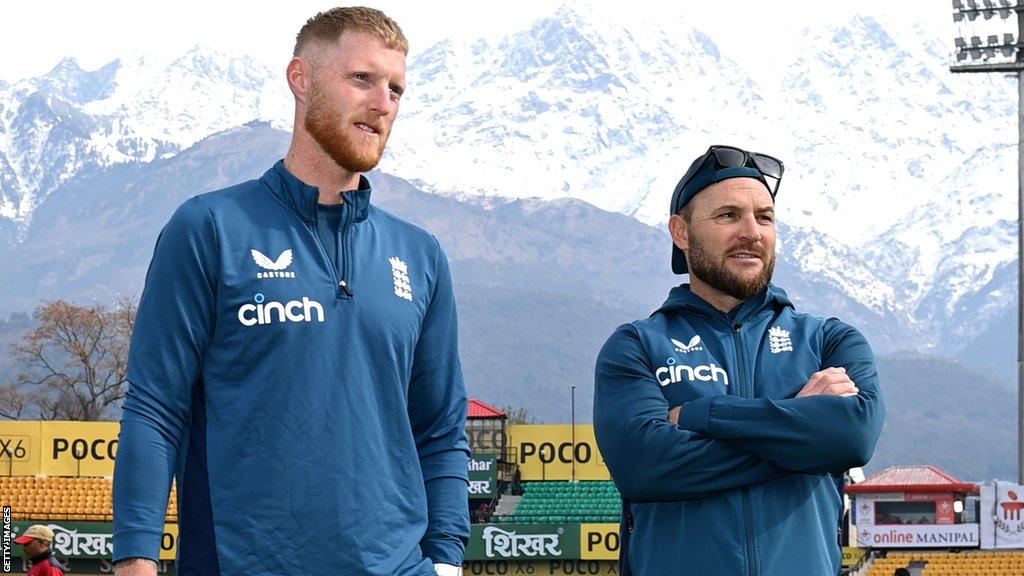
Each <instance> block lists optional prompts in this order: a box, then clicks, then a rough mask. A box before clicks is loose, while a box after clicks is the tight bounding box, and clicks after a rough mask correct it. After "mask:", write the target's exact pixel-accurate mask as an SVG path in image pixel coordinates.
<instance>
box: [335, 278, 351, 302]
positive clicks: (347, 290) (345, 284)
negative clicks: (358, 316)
mask: <svg viewBox="0 0 1024 576" xmlns="http://www.w3.org/2000/svg"><path fill="white" fill-rule="evenodd" d="M338 286H339V287H341V291H342V292H344V293H345V294H347V295H348V297H349V298H351V297H352V296H353V294H352V289H351V288H349V287H348V282H345V281H344V280H342V281H341V282H338Z"/></svg>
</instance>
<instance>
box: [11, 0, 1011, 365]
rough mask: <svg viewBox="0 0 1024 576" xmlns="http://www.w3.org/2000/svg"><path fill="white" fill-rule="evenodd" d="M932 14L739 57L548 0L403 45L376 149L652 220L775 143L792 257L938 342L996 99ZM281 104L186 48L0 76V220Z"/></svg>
mask: <svg viewBox="0 0 1024 576" xmlns="http://www.w3.org/2000/svg"><path fill="white" fill-rule="evenodd" d="M942 34H943V31H942V30H933V29H927V28H924V27H921V26H918V27H916V28H891V27H886V26H885V25H883V24H881V23H880V22H879V21H877V20H875V19H873V18H870V17H856V18H853V19H851V20H849V21H847V22H845V23H843V24H841V25H838V26H822V27H820V28H817V29H814V30H805V31H804V32H803V33H802V34H800V35H799V37H797V38H790V39H788V41H787V42H782V43H781V45H780V46H775V47H773V50H774V51H775V52H774V57H773V58H770V59H759V58H758V55H757V54H751V53H750V52H749V50H748V51H741V50H737V49H736V48H735V46H733V45H732V44H731V41H732V39H731V38H728V37H720V38H719V40H718V41H715V40H712V39H711V38H710V37H709V36H708V35H706V34H704V33H702V32H701V31H700V30H699V29H698V28H697V27H695V26H694V25H693V23H691V22H688V21H686V20H682V21H675V20H667V21H665V22H662V23H655V24H645V25H643V26H640V25H637V24H635V23H629V24H624V23H622V22H620V21H616V20H613V19H609V18H605V17H603V16H602V15H600V14H596V13H589V12H588V13H585V14H584V13H581V12H579V11H575V10H573V9H570V8H565V7H563V8H559V9H557V10H555V11H554V12H553V13H552V14H551V15H550V16H548V17H546V18H541V19H539V20H537V21H536V22H535V23H533V24H532V25H531V26H529V27H527V28H525V29H523V30H521V31H520V32H518V33H515V34H511V35H508V36H506V37H503V38H495V39H480V40H476V41H470V42H461V41H459V42H457V41H445V42H441V43H439V44H436V45H434V46H432V47H430V48H428V49H427V50H425V51H423V52H420V53H418V54H414V55H413V56H412V57H411V58H410V59H409V74H408V80H409V81H408V84H409V90H408V92H407V95H406V97H405V98H404V100H403V103H402V112H401V118H400V120H399V122H397V123H396V124H395V130H394V133H393V136H392V140H391V145H390V147H389V150H388V153H387V155H386V157H385V161H384V163H383V164H382V166H381V167H382V169H383V170H384V171H386V172H389V173H393V174H397V175H399V176H402V177H405V178H407V179H409V180H410V181H413V182H415V183H416V184H417V185H418V186H420V187H422V188H423V189H425V190H428V191H431V192H434V193H439V194H447V195H453V196H458V197H478V198H481V199H489V198H496V199H500V198H524V197H539V198H542V199H547V200H551V199H556V198H563V197H573V198H578V199H582V200H585V201H587V202H590V203H592V204H595V205H597V206H598V207H601V208H604V209H606V210H611V211H617V212H622V213H625V214H628V215H631V216H634V217H636V218H638V219H640V220H641V221H643V222H646V223H649V224H652V225H658V226H660V225H662V223H663V222H664V220H665V218H666V214H665V211H666V203H667V201H668V195H669V191H670V190H671V189H672V187H673V186H674V185H675V182H676V180H677V179H678V178H679V176H680V175H681V173H682V172H683V170H684V169H685V167H686V166H687V165H688V164H689V162H690V160H691V159H692V158H693V157H694V156H695V155H697V154H699V153H700V152H702V151H703V150H704V149H705V148H706V146H707V145H708V144H710V143H734V144H737V145H740V146H744V147H748V148H752V149H757V150H762V151H765V152H768V153H771V154H774V155H777V156H779V157H780V158H782V159H783V160H784V161H785V162H786V166H787V171H786V175H785V178H784V180H783V183H782V186H781V189H780V194H779V199H778V208H779V217H780V220H781V221H782V222H784V223H785V224H786V231H787V232H786V235H785V236H783V237H782V238H781V240H780V242H781V249H782V250H784V251H786V252H787V254H788V255H789V257H790V258H792V259H793V261H794V262H795V265H798V266H799V267H800V269H801V271H802V273H803V274H804V275H806V276H808V277H814V278H817V279H818V280H819V281H820V282H821V283H822V285H823V286H828V287H829V289H830V290H835V291H837V292H839V293H842V294H845V295H846V296H847V297H849V298H851V299H852V300H854V301H856V302H857V303H858V305H859V306H863V307H864V308H866V309H867V310H869V311H870V312H871V314H873V315H875V316H876V317H878V318H883V319H886V321H888V322H891V323H892V324H893V326H894V327H897V328H898V329H897V328H894V329H893V330H892V331H893V332H899V333H903V334H905V335H906V340H907V342H906V348H915V349H926V348H929V347H932V346H942V347H948V346H953V347H954V348H956V347H957V346H959V345H960V344H950V342H961V341H963V340H964V339H965V338H966V337H967V336H969V333H976V332H978V331H979V329H982V328H984V327H985V326H987V325H988V324H990V323H991V322H993V321H995V320H997V319H999V318H1000V317H1001V315H1003V314H1005V312H1006V311H1007V310H1008V309H1010V308H1011V307H1012V305H1013V302H1014V297H1013V296H1014V293H1015V290H1014V288H1015V282H1016V279H1015V278H1014V276H1013V274H1012V273H1010V272H1011V269H1012V268H1013V266H1012V265H1013V263H1014V261H1015V258H1016V244H1015V242H1014V233H1015V226H1014V222H1013V221H1014V219H1015V209H1014V208H1015V207H1014V200H1015V194H1014V182H1015V178H1014V158H1015V157H1014V154H1013V152H1014V145H1015V143H1016V133H1015V132H1014V125H1015V123H1014V122H1013V119H1014V116H1015V104H1016V102H1015V99H1014V94H1015V91H1014V88H1015V86H1014V83H1013V81H1012V80H1009V79H1006V78H1003V77H1000V76H998V75H953V74H951V73H950V72H949V71H948V60H949V58H948V53H949V48H948V47H947V45H946V39H945V38H943V36H942ZM780 52H781V53H784V54H785V56H784V57H780V56H779V53H780ZM290 114H291V102H290V95H289V94H288V93H287V88H286V86H285V85H284V80H283V74H282V73H281V71H280V70H276V71H275V70H274V69H271V68H270V67H267V66H265V65H262V64H260V63H257V62H254V61H252V60H251V59H234V58H228V57H225V56H221V55H218V54H216V53H213V52H211V51H208V50H203V49H195V50H192V51H190V52H189V53H188V54H186V55H184V56H183V57H181V58H179V59H177V60H174V61H170V62H153V61H147V60H136V61H131V62H122V61H115V62H113V63H111V64H109V65H107V66H105V67H103V68H101V69H100V70H97V71H94V72H87V71H83V70H81V69H80V68H79V67H78V66H77V65H76V64H75V62H74V61H73V60H65V61H64V62H62V63H61V64H60V65H58V66H57V67H56V68H55V69H54V70H53V71H51V72H50V73H49V74H48V75H46V76H44V77H41V78H35V79H30V80H24V81H20V82H16V83H14V84H10V85H4V84H2V83H0V235H2V234H3V233H4V230H11V229H19V230H24V228H25V226H27V223H28V222H29V220H30V219H31V216H32V213H33V210H34V209H35V207H36V206H38V205H39V204H40V202H42V201H43V199H44V198H45V197H46V195H47V194H48V193H49V192H50V191H52V190H54V189H56V188H57V187H58V186H59V185H60V184H61V183H62V182H67V181H68V180H69V179H70V178H72V177H74V176H75V175H76V174H80V173H83V172H86V171H88V170H90V169H91V168H95V167H103V166H109V165H112V164H116V163H121V162H130V161H142V162H145V161H151V160H153V159H158V158H166V157H169V156H172V155H174V154H176V153H177V152H178V151H180V150H182V149H183V148H184V147H187V146H189V145H191V144H192V143H194V142H196V141H198V140H200V139H201V138H203V137H204V136H206V135H208V134H211V133H214V132H217V131H219V130H222V129H225V128H228V127H231V126H236V125H240V124H243V123H245V122H248V121H250V120H253V119H264V120H271V121H274V122H279V123H283V124H284V125H287V120H288V118H289V117H290ZM488 201H489V202H490V201H491V200H488ZM5 226H6V227H5ZM609 233H614V231H609Z"/></svg>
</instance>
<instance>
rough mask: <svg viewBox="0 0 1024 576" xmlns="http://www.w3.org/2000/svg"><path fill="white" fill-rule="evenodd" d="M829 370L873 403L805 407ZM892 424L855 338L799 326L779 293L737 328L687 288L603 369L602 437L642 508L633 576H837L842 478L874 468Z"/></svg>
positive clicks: (633, 523) (824, 401)
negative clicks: (673, 414)
mask: <svg viewBox="0 0 1024 576" xmlns="http://www.w3.org/2000/svg"><path fill="white" fill-rule="evenodd" d="M829 367H844V368H845V369H846V372H847V374H848V375H849V376H850V379H851V380H853V382H854V384H855V385H856V386H857V388H858V389H859V393H858V394H857V395H856V396H849V397H838V396H809V397H802V398H796V397H795V396H796V394H797V393H798V392H800V390H801V389H802V388H803V387H804V385H805V384H806V383H807V381H808V379H809V378H810V377H811V375H812V374H814V373H815V372H818V371H820V370H823V369H825V368H829ZM677 406H682V413H681V415H680V418H679V424H678V425H672V424H671V423H670V422H668V411H669V409H670V408H675V407H677ZM884 416H885V405H884V402H883V400H882V391H881V389H880V387H879V384H878V374H877V372H876V370H875V361H874V355H873V354H872V352H871V348H870V346H868V343H867V341H866V340H865V339H864V337H863V336H862V335H861V334H860V332H858V331H857V330H855V329H854V328H852V327H851V326H849V325H847V324H844V323H842V322H840V321H838V320H835V319H829V320H825V319H823V318H817V317H814V316H810V315H807V314H801V313H797V312H795V311H794V310H793V305H792V304H791V303H790V301H789V299H788V298H787V297H786V294H785V292H783V291H782V290H781V289H779V288H777V287H774V286H769V287H768V288H767V290H765V291H762V292H761V293H760V294H758V295H756V296H754V297H752V298H750V299H749V300H747V301H746V302H744V303H743V304H742V305H741V306H739V307H738V308H737V309H736V310H733V311H732V312H731V313H729V314H725V313H722V312H720V311H719V310H717V309H715V308H714V307H712V306H711V305H710V304H708V303H707V302H705V301H704V300H702V299H701V298H699V297H698V296H697V295H695V294H693V293H692V292H690V290H689V286H685V285H684V286H679V287H676V288H674V289H673V290H672V292H671V293H670V294H669V297H668V300H667V301H666V302H665V304H664V305H663V306H662V307H661V308H660V309H659V310H658V311H656V312H655V313H654V314H652V315H651V317H650V318H647V319H644V320H638V321H636V322H633V323H631V324H625V325H623V326H620V327H619V329H618V330H616V332H615V333H614V334H612V336H611V337H610V338H609V339H608V341H607V343H606V344H605V345H604V348H603V349H602V350H601V353H600V355H599V357H598V360H597V370H596V378H595V390H594V434H595V435H596V437H597V442H598V445H599V446H600V448H601V454H602V455H603V456H604V459H605V462H606V463H607V464H608V469H609V470H610V471H611V474H612V477H613V478H614V480H615V483H616V485H617V486H618V488H619V491H620V492H621V493H622V495H623V497H624V498H625V499H626V500H627V501H628V503H627V505H626V506H625V515H624V519H625V521H624V523H623V537H622V539H621V542H622V545H621V550H622V554H623V560H624V562H622V564H623V570H622V573H623V574H624V575H629V574H633V575H637V576H707V575H710V574H715V575H717V574H729V575H735V576H794V575H797V574H799V575H804V574H807V575H812V574H813V575H815V576H819V575H820V576H824V575H836V574H838V573H839V570H840V565H841V557H840V549H839V544H838V530H839V526H840V522H841V520H842V514H843V504H842V494H841V493H840V489H839V484H840V482H841V476H840V475H841V474H842V473H843V472H844V471H846V470H847V469H849V468H851V467H856V466H862V465H864V463H866V462H867V461H868V460H869V459H870V458H871V454H872V452H873V451H874V447H875V443H876V442H877V441H878V436H879V434H880V433H881V430H882V421H883V419H884Z"/></svg>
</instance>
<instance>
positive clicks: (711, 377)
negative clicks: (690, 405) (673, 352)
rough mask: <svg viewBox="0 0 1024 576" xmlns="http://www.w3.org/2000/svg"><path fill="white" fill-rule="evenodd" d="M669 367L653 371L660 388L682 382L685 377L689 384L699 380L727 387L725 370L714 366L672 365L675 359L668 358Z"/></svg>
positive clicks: (727, 377) (727, 379) (727, 376)
mask: <svg viewBox="0 0 1024 576" xmlns="http://www.w3.org/2000/svg"><path fill="white" fill-rule="evenodd" d="M669 360H671V361H672V362H669V364H670V365H669V366H662V367H661V368H658V369H657V370H655V371H654V377H655V378H657V379H658V383H660V384H661V385H662V386H668V385H669V384H676V383H678V382H682V381H683V378H684V377H685V378H686V379H687V380H689V381H690V382H693V381H696V380H699V381H701V382H719V378H721V383H722V384H724V385H726V386H728V385H729V374H728V373H726V371H725V368H722V367H720V366H718V365H716V364H705V365H703V366H687V365H685V364H674V361H675V358H669Z"/></svg>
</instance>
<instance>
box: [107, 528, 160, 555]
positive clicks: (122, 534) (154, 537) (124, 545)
mask: <svg viewBox="0 0 1024 576" xmlns="http://www.w3.org/2000/svg"><path fill="white" fill-rule="evenodd" d="M163 535H164V532H163V530H160V531H157V532H153V531H150V530H140V529H131V530H121V531H119V532H116V533H115V534H114V554H113V557H112V561H113V562H120V561H121V560H127V559H128V558H145V559H147V560H152V561H154V562H157V563H159V558H160V553H159V550H160V539H161V538H163Z"/></svg>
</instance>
